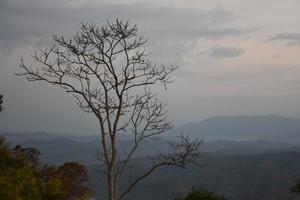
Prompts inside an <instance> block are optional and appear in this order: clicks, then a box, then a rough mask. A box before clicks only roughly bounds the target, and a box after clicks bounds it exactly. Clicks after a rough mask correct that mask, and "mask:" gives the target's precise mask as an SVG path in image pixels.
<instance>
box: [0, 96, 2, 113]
mask: <svg viewBox="0 0 300 200" xmlns="http://www.w3.org/2000/svg"><path fill="white" fill-rule="evenodd" d="M2 103H3V95H2V94H0V112H1V111H2V110H3V107H2Z"/></svg>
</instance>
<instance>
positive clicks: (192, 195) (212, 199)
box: [175, 188, 226, 200]
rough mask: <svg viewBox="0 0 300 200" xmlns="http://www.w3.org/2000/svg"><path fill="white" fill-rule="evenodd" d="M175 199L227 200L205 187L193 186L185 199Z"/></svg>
mask: <svg viewBox="0 0 300 200" xmlns="http://www.w3.org/2000/svg"><path fill="white" fill-rule="evenodd" d="M175 200H226V198H225V197H224V196H221V195H218V194H216V193H215V192H213V191H208V190H206V189H204V188H193V189H192V190H191V191H190V192H189V193H188V195H187V196H186V197H185V198H184V199H175Z"/></svg>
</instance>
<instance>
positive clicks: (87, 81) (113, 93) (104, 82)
mask: <svg viewBox="0 0 300 200" xmlns="http://www.w3.org/2000/svg"><path fill="white" fill-rule="evenodd" d="M53 39H54V41H55V44H56V45H54V46H53V47H52V48H49V49H43V50H39V51H36V52H35V53H34V54H33V55H32V57H33V60H34V61H35V62H34V63H35V64H36V65H34V66H29V65H26V64H25V63H24V61H23V59H21V64H20V67H21V68H22V69H23V70H22V72H20V73H18V74H17V75H18V76H25V77H26V78H27V80H28V81H45V82H48V83H50V84H52V85H58V86H60V87H62V88H63V89H65V91H66V92H67V93H70V94H72V95H73V96H74V97H75V98H76V99H77V101H78V105H79V107H80V108H81V109H82V110H84V111H85V112H88V113H92V114H94V115H95V116H96V118H97V120H98V122H99V126H100V135H101V139H100V140H101V155H99V157H100V158H101V161H102V162H103V163H104V166H105V169H104V170H105V172H106V173H107V191H108V199H109V200H121V199H123V198H124V197H125V196H126V195H127V194H128V193H129V192H130V191H131V190H132V189H133V188H134V187H135V186H136V185H137V184H138V183H140V181H142V180H143V179H144V178H146V177H147V176H149V175H150V174H151V173H152V172H153V171H155V170H156V169H159V168H162V167H166V166H178V167H182V168H185V166H186V164H188V163H191V162H194V160H195V158H196V157H198V156H199V155H200V151H199V145H200V143H201V141H199V140H193V141H192V140H190V138H189V137H187V136H183V135H182V136H181V137H180V140H179V142H178V143H172V144H170V147H171V148H172V151H171V153H168V154H162V153H161V154H158V155H157V156H155V157H152V159H153V160H154V162H153V166H152V167H151V168H150V169H148V170H147V171H145V172H144V173H143V174H142V175H141V176H138V177H136V179H135V180H133V181H132V182H131V183H130V184H129V185H128V187H127V188H126V189H125V190H122V191H120V189H119V188H118V183H119V180H120V177H122V176H123V175H124V171H126V168H127V167H128V163H129V162H130V161H131V159H132V157H133V155H134V153H135V151H136V150H137V149H138V147H139V146H140V144H141V143H142V142H143V141H144V140H147V139H159V138H161V136H162V134H164V133H165V132H166V131H169V130H170V129H171V128H173V125H172V123H171V122H169V121H168V120H167V113H166V109H165V104H164V103H163V102H161V101H159V100H158V99H157V95H156V93H154V92H153V87H155V86H157V85H158V84H163V86H165V87H166V86H167V84H169V83H170V82H171V81H170V80H169V79H168V75H169V74H170V73H171V72H173V71H174V70H175V69H176V67H166V66H164V65H156V64H152V63H151V62H150V61H149V60H148V59H147V58H148V55H149V54H148V53H146V51H145V50H144V48H143V45H144V44H145V43H146V42H147V40H146V39H144V38H143V37H142V36H140V35H139V34H138V29H137V27H136V25H134V26H131V25H130V24H129V23H128V21H127V22H124V21H122V20H116V21H115V22H113V23H111V22H107V25H105V26H103V27H101V28H99V27H98V26H97V25H96V24H89V23H87V24H84V23H82V24H81V29H80V31H78V32H77V33H76V34H75V35H74V36H73V37H71V38H68V39H66V38H64V37H59V36H53ZM125 131H127V132H128V133H130V135H131V136H132V138H133V145H132V146H131V147H130V149H127V150H126V156H121V155H120V152H121V151H123V150H121V149H120V147H119V145H118V142H119V141H118V138H119V136H120V134H121V133H123V132H125Z"/></svg>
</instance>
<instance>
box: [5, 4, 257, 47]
mask: <svg viewBox="0 0 300 200" xmlns="http://www.w3.org/2000/svg"><path fill="white" fill-rule="evenodd" d="M117 17H118V18H121V19H129V20H130V21H131V22H132V23H136V24H137V25H138V27H140V30H142V32H143V33H145V35H146V36H147V37H149V38H150V39H151V41H153V43H157V44H162V43H164V44H166V45H167V44H171V42H170V41H171V40H172V41H191V40H195V39H199V38H200V39H221V38H224V37H238V36H241V35H246V34H248V33H249V32H251V31H252V30H241V29H239V28H236V27H233V26H232V25H231V22H233V21H234V20H235V18H236V16H235V15H234V13H233V12H231V11H229V10H226V9H224V8H223V7H216V8H213V9H191V8H186V9H181V8H176V7H174V6H171V5H169V6H154V5H152V4H148V3H126V2H123V3H119V4H116V3H113V4H112V3H109V1H93V0H86V1H78V0H77V1H69V0H63V1H58V0H45V1H43V3H40V2H39V1H38V0H22V1H21V2H20V1H18V0H4V1H1V7H0V23H1V32H0V45H1V44H2V45H4V46H5V47H7V48H14V47H17V46H20V45H32V44H41V43H42V42H41V41H44V40H45V38H49V37H50V36H51V34H53V33H59V34H63V35H68V34H71V33H74V32H75V30H76V29H77V27H78V26H79V23H80V21H83V22H86V21H87V22H96V23H99V24H103V23H105V21H106V19H115V18H117ZM176 45H178V44H176ZM2 49H3V48H2Z"/></svg>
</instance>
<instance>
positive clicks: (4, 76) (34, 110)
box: [0, 0, 300, 134]
mask: <svg viewBox="0 0 300 200" xmlns="http://www.w3.org/2000/svg"><path fill="white" fill-rule="evenodd" d="M116 18H120V19H124V20H129V21H130V23H131V24H137V26H138V28H139V32H140V34H141V35H143V36H145V37H146V38H148V43H147V44H146V45H145V48H146V49H147V50H148V51H150V52H152V54H151V56H150V57H149V59H151V60H152V61H153V62H157V63H164V64H165V65H176V66H178V69H177V71H176V72H174V73H173V74H172V75H171V79H172V80H173V83H172V84H171V85H169V87H168V90H167V91H163V92H162V91H159V95H160V97H161V99H162V100H164V101H166V102H167V107H168V115H169V119H170V120H174V123H175V124H176V125H180V124H184V123H186V122H191V121H200V120H202V119H204V118H208V117H212V116H219V115H222V116H234V115H267V114H280V115H284V116H290V117H300V20H299V19H300V0H285V1H282V0H205V1H204V0H159V1H158V0H151V1H150V0H122V1H121V0H119V1H117V0H59V1H58V0H43V1H40V0H0V24H1V28H0V93H2V94H3V95H4V107H5V111H4V112H3V113H2V114H0V127H1V128H0V131H2V132H36V131H47V132H56V133H76V134H77V133H95V132H97V131H98V125H97V122H96V121H95V119H94V117H93V116H90V115H88V114H87V113H84V112H83V111H81V110H80V109H79V108H77V105H76V101H75V100H74V99H73V98H72V97H71V96H69V95H67V94H66V93H65V92H64V91H63V90H61V89H60V88H57V87H53V86H51V85H47V84H46V83H42V82H34V83H33V82H28V81H26V80H25V79H24V78H22V77H17V76H15V75H14V73H16V72H19V71H20V69H19V67H18V65H19V64H20V58H21V57H23V58H24V60H25V62H28V63H30V61H31V58H30V55H31V54H32V52H33V51H34V50H36V49H39V48H46V47H49V46H51V45H52V44H53V42H52V41H51V35H52V34H58V35H63V36H71V35H72V34H74V33H75V32H76V31H77V30H78V28H79V27H80V22H93V23H97V24H98V25H99V26H101V25H104V24H105V23H106V21H107V20H115V19H116Z"/></svg>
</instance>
